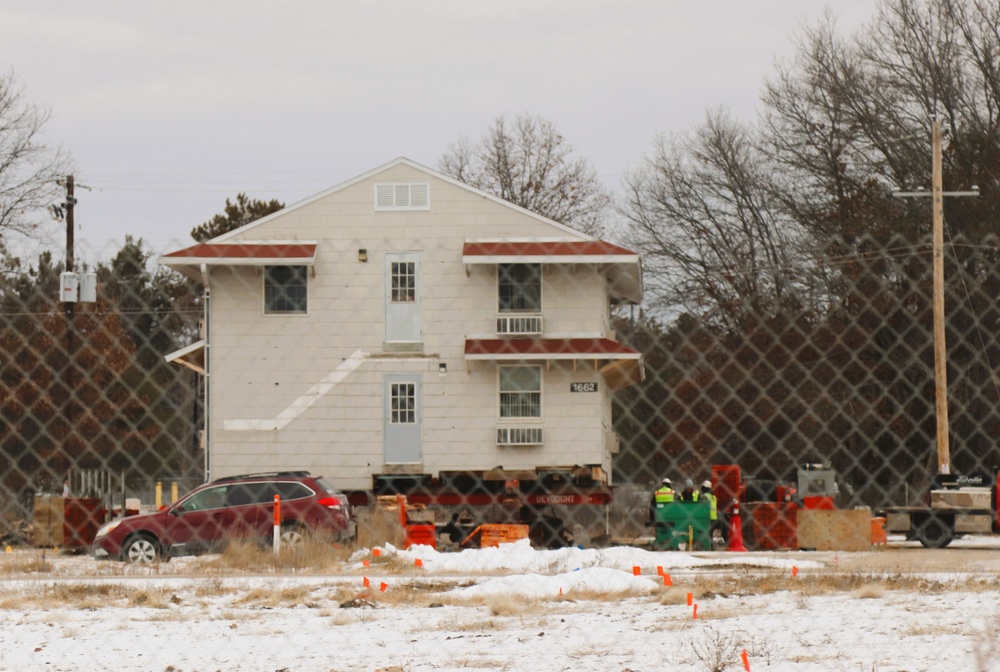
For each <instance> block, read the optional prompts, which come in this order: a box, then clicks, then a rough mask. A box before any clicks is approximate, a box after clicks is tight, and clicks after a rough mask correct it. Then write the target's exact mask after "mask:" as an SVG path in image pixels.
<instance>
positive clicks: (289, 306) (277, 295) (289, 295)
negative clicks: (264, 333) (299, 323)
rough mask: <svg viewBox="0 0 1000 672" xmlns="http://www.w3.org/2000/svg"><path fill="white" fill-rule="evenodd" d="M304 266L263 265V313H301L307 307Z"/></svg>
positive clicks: (305, 269)
mask: <svg viewBox="0 0 1000 672" xmlns="http://www.w3.org/2000/svg"><path fill="white" fill-rule="evenodd" d="M308 286H309V278H308V273H307V267H306V266H265V267H264V314H265V315H303V314H305V313H306V309H307V308H308V307H309V301H308V299H309V295H308Z"/></svg>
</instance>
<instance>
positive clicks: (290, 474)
mask: <svg viewBox="0 0 1000 672" xmlns="http://www.w3.org/2000/svg"><path fill="white" fill-rule="evenodd" d="M310 475H311V474H310V473H309V472H308V471H262V472H259V473H256V474H240V475H238V476H223V477H222V478H217V479H215V480H214V481H212V483H228V482H229V481H242V480H243V479H245V478H264V477H267V476H273V477H275V478H305V477H306V476H310Z"/></svg>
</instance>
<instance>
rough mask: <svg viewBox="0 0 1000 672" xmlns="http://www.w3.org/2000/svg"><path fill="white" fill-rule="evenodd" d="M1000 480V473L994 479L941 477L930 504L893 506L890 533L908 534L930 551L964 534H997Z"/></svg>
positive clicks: (886, 512)
mask: <svg viewBox="0 0 1000 672" xmlns="http://www.w3.org/2000/svg"><path fill="white" fill-rule="evenodd" d="M998 478H1000V476H998V474H997V473H994V474H993V475H992V477H987V476H984V475H975V476H956V475H950V474H938V475H937V476H935V478H934V484H933V485H932V488H931V491H930V502H929V504H927V505H922V506H890V507H887V508H886V509H885V510H884V511H883V514H884V515H885V529H886V532H888V533H892V534H900V533H902V534H906V536H907V539H911V540H914V541H919V542H920V543H921V544H923V545H924V546H925V547H927V548H944V547H945V546H947V545H948V544H950V543H951V541H952V540H953V539H954V538H956V537H960V536H962V535H964V534H997V533H998V532H1000V518H998V511H1000V505H998V504H1000V502H998V501H997V497H998V493H1000V488H998V487H997V482H998Z"/></svg>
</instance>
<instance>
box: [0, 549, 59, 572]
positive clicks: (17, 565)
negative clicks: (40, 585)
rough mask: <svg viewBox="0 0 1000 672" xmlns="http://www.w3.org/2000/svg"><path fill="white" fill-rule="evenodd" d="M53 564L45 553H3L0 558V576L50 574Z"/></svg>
mask: <svg viewBox="0 0 1000 672" xmlns="http://www.w3.org/2000/svg"><path fill="white" fill-rule="evenodd" d="M51 571H52V563H51V562H49V561H48V560H47V559H46V557H45V551H33V552H28V553H26V552H23V551H19V552H16V553H3V554H2V556H0V574H48V573H50V572H51Z"/></svg>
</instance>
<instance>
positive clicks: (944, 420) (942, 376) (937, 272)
mask: <svg viewBox="0 0 1000 672" xmlns="http://www.w3.org/2000/svg"><path fill="white" fill-rule="evenodd" d="M931 146H932V160H933V166H932V168H931V188H932V191H933V195H932V201H933V213H934V221H933V225H934V231H933V235H934V399H935V409H936V412H937V453H938V473H940V474H948V473H951V448H950V446H949V444H948V360H947V357H946V353H947V345H946V343H945V328H944V193H943V187H942V178H941V121H940V120H939V119H935V120H934V125H933V127H932V130H931Z"/></svg>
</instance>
